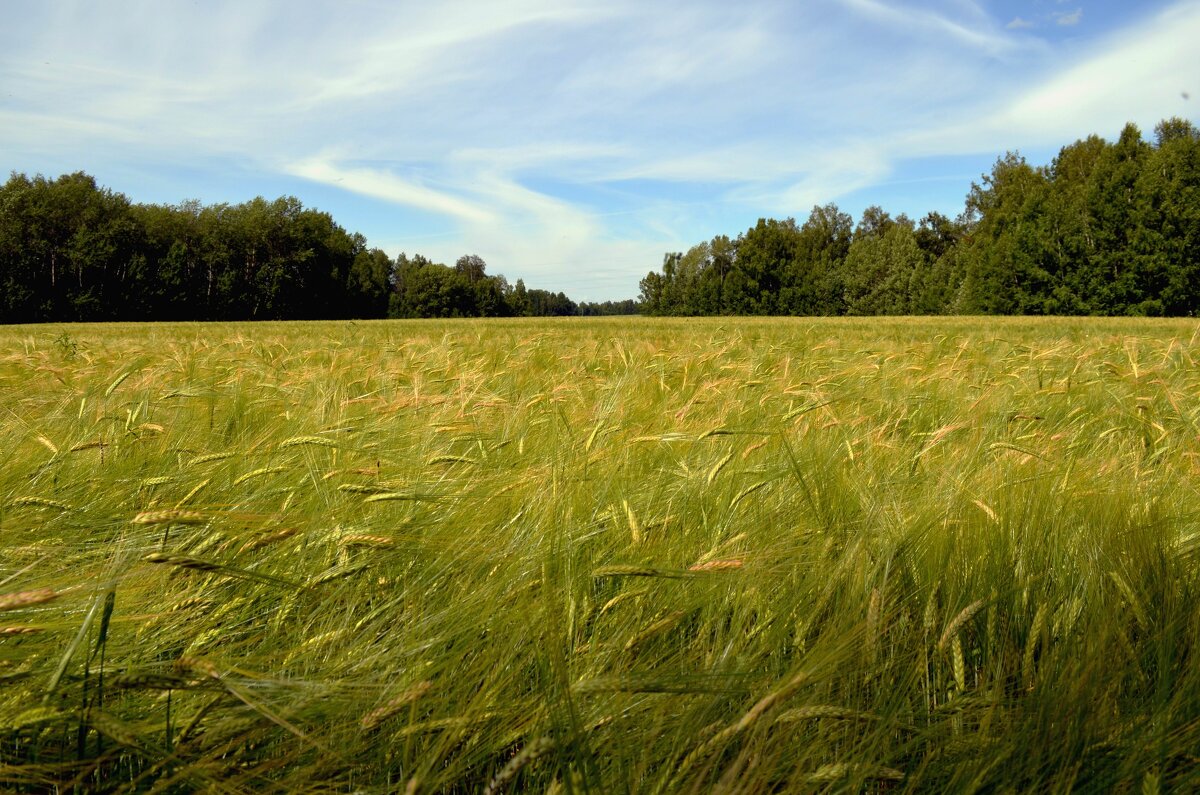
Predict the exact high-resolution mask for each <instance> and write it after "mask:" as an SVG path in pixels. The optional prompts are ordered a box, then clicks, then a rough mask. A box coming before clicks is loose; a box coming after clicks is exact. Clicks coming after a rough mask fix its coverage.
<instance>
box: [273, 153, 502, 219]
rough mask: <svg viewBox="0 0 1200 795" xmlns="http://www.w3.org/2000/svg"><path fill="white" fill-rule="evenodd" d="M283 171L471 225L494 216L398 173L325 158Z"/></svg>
mask: <svg viewBox="0 0 1200 795" xmlns="http://www.w3.org/2000/svg"><path fill="white" fill-rule="evenodd" d="M284 170H285V171H286V172H287V173H289V174H293V175H295V176H298V177H303V178H304V179H309V180H312V181H314V182H321V183H324V184H326V185H331V186H333V187H339V188H343V189H345V190H348V191H352V192H354V193H359V194H362V195H363V196H371V197H374V198H376V199H383V200H384V201H389V202H394V203H396V204H406V205H408V206H410V207H413V208H415V209H418V210H424V211H426V212H434V213H441V214H445V215H449V216H451V217H453V218H456V219H458V220H460V221H466V222H468V223H476V224H486V223H490V222H491V221H493V220H494V217H495V216H494V215H493V213H492V212H490V211H489V210H488V209H487V208H486V207H485V206H483V205H480V204H476V203H473V202H471V201H468V200H465V199H463V198H461V197H459V196H456V195H454V194H453V193H451V192H448V191H444V190H437V189H435V188H430V187H429V186H427V185H423V184H420V183H418V182H413V181H409V180H404V179H401V178H400V177H398V176H396V175H395V174H391V173H388V172H385V171H379V170H373V169H367V168H347V167H344V166H341V165H338V164H337V163H336V162H335V161H333V160H329V159H325V158H320V157H317V158H310V159H307V160H303V161H299V162H296V163H291V164H289V165H287V166H285V167H284Z"/></svg>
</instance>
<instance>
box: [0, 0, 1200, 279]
mask: <svg viewBox="0 0 1200 795" xmlns="http://www.w3.org/2000/svg"><path fill="white" fill-rule="evenodd" d="M213 3H214V4H215V5H206V6H205V7H203V8H202V7H198V6H192V5H187V6H181V5H175V4H158V3H144V4H142V5H139V6H137V7H136V9H134V8H131V7H129V6H121V5H120V4H118V6H116V7H113V6H97V5H96V4H91V3H85V2H82V0H79V1H78V2H71V1H70V0H60V2H56V3H54V4H45V5H38V4H28V6H27V8H26V9H24V10H23V11H22V13H20V14H15V15H10V17H12V18H11V19H9V20H6V22H8V23H9V24H6V26H4V27H3V28H0V171H4V170H7V169H9V168H15V169H17V170H19V171H33V170H37V169H43V170H44V169H49V168H51V167H52V166H51V165H45V164H48V163H52V164H54V166H57V164H58V163H69V168H70V169H72V170H73V169H75V168H84V169H86V170H89V171H93V172H94V173H95V172H103V171H104V170H105V167H106V166H107V167H108V170H109V171H110V172H111V170H112V169H113V168H121V169H124V170H123V172H122V173H124V174H136V172H137V170H138V169H141V171H142V172H143V173H144V174H147V175H152V176H147V177H146V178H145V179H146V180H147V181H150V180H158V181H159V182H158V183H157V184H160V185H169V183H168V177H167V175H168V174H173V175H174V176H173V177H172V178H173V179H175V180H176V184H179V185H181V187H179V188H178V196H177V197H176V198H182V197H184V196H189V195H195V190H194V189H193V188H192V187H191V186H190V185H189V184H188V183H187V180H189V179H194V177H195V175H196V174H197V173H208V172H207V171H205V170H206V169H211V170H212V172H213V173H217V174H219V175H220V178H221V179H223V180H225V182H226V186H225V187H226V191H227V192H226V193H224V194H219V199H218V200H233V201H238V200H241V199H244V198H248V197H250V196H253V195H255V194H258V193H262V192H264V191H270V190H273V189H274V188H273V187H265V186H264V184H263V183H264V182H266V183H267V185H269V186H276V185H280V186H282V187H281V188H280V189H281V190H288V191H291V190H298V192H299V194H300V195H301V198H302V199H303V200H304V201H305V203H306V204H308V203H314V202H313V201H311V200H310V199H308V198H306V196H305V195H304V189H305V188H308V187H311V188H312V192H311V194H309V195H315V196H318V197H320V199H319V200H318V201H317V202H315V203H317V204H320V205H321V206H322V209H330V210H331V211H333V208H329V207H326V206H324V204H325V203H326V200H330V197H332V199H331V201H333V203H334V204H335V205H336V203H337V202H338V201H343V202H344V206H345V207H347V208H351V209H354V208H361V207H363V206H370V207H371V208H372V210H373V211H374V212H373V217H372V218H371V221H370V222H369V223H374V226H373V227H370V228H363V227H362V226H360V223H359V221H358V220H357V219H356V218H355V217H354V216H353V215H342V214H341V213H340V211H335V212H334V215H335V217H337V219H338V221H339V222H340V223H342V224H343V225H345V226H347V227H348V228H350V229H354V230H357V231H362V232H364V233H366V234H367V237H368V239H369V240H370V242H371V244H372V245H380V246H385V247H387V248H388V250H390V251H392V253H395V252H396V251H398V250H400V249H403V250H406V251H409V252H410V253H412V252H413V251H414V246H415V250H417V251H420V252H421V253H424V254H426V255H428V256H432V257H434V258H435V259H441V260H442V261H450V262H452V261H453V259H454V258H456V257H457V256H459V255H461V254H463V253H467V252H474V253H478V254H480V255H481V256H483V257H484V258H485V259H486V260H487V261H488V263H489V265H490V267H491V270H493V271H494V272H495V271H499V272H503V273H505V274H506V275H509V276H510V278H514V279H515V278H516V277H517V276H524V277H525V278H526V280H527V281H528V282H530V285H531V286H544V287H548V288H552V289H556V290H557V289H563V290H567V291H568V292H569V293H570V294H572V296H573V297H618V296H619V295H629V294H631V293H632V292H633V291H634V289H635V285H636V278H637V277H639V276H640V275H641V274H644V273H645V271H646V270H648V269H649V268H651V267H656V266H657V265H658V264H659V263H660V261H661V254H662V252H663V251H666V250H679V249H686V248H687V246H688V245H690V244H691V243H694V242H695V241H696V240H699V239H702V238H704V237H709V236H711V235H713V234H717V233H729V234H736V233H737V232H738V231H739V227H738V225H739V224H742V223H744V222H746V220H747V219H748V220H749V221H753V219H754V218H756V217H758V216H759V215H767V214H775V215H784V214H788V215H791V214H804V213H806V212H807V210H808V209H809V208H810V207H811V206H812V205H813V204H818V203H822V204H823V203H825V202H828V201H836V200H838V199H839V198H840V197H843V196H846V195H847V194H849V193H851V192H854V191H856V190H862V189H864V188H870V187H871V186H876V185H880V184H881V181H883V180H888V179H890V178H891V177H892V176H893V175H894V174H895V173H896V171H897V164H899V163H901V162H902V161H906V160H910V159H912V158H920V157H933V156H939V155H943V154H960V153H980V152H983V153H988V154H989V155H994V154H996V153H999V152H1001V151H1004V149H1007V148H1012V147H1027V146H1031V145H1034V144H1062V143H1065V142H1067V141H1069V140H1071V139H1073V138H1074V137H1077V136H1079V135H1086V134H1088V133H1091V132H1101V133H1107V134H1110V135H1111V134H1113V133H1115V132H1116V131H1117V130H1119V129H1120V125H1121V124H1122V123H1124V121H1125V120H1127V119H1134V120H1135V121H1138V122H1139V123H1142V124H1143V125H1152V124H1153V123H1154V122H1155V121H1157V120H1158V119H1159V118H1161V117H1163V116H1168V115H1172V114H1178V113H1187V112H1188V110H1189V108H1188V106H1186V105H1182V102H1183V101H1182V100H1181V99H1180V92H1181V91H1187V90H1189V89H1191V90H1192V91H1193V93H1194V92H1195V91H1196V90H1200V89H1198V88H1196V87H1200V74H1198V73H1197V72H1198V68H1200V67H1198V64H1200V59H1196V58H1195V57H1194V56H1193V54H1192V51H1193V49H1194V45H1193V42H1194V41H1196V40H1200V3H1197V2H1194V1H1193V2H1182V3H1179V4H1178V5H1176V6H1175V7H1174V8H1173V10H1171V11H1168V12H1166V13H1164V14H1162V15H1160V16H1158V17H1155V18H1153V19H1151V20H1149V21H1147V22H1144V23H1143V24H1141V25H1139V26H1138V27H1136V28H1131V29H1126V30H1124V31H1122V32H1118V33H1116V34H1115V35H1114V36H1113V37H1112V38H1110V39H1107V40H1104V41H1096V40H1094V39H1091V40H1089V39H1085V38H1083V37H1080V38H1078V39H1071V41H1070V43H1069V46H1068V45H1051V44H1050V43H1049V42H1048V41H1046V40H1043V39H1042V38H1039V37H1038V36H1036V35H1033V34H1031V33H1030V32H1029V31H1028V30H1027V28H1028V27H1029V25H1030V24H1031V23H1028V22H1027V21H1026V20H1024V19H1022V18H1021V17H1015V18H1013V19H1012V21H1011V22H1009V23H1008V24H1007V25H1005V24H1004V20H1003V19H998V18H996V17H995V16H993V15H991V14H989V12H988V11H987V10H986V7H985V5H984V4H981V3H980V2H979V1H978V0H937V1H936V2H932V3H928V4H922V5H919V4H918V3H916V1H915V0H837V1H836V2H832V3H826V4H805V3H787V2H778V0H748V1H747V2H746V3H743V4H736V5H730V4H727V3H722V2H718V0H662V2H658V3H652V4H648V3H644V2H636V0H559V1H558V2H549V0H513V1H512V2H506V3H487V2H482V1H480V2H455V3H425V4H416V3H385V2H365V1H364V2H355V3H354V4H353V5H352V6H351V7H348V8H342V7H340V6H339V7H325V6H322V5H320V4H300V5H296V4H287V3H284V2H282V0H259V1H258V2H253V3H242V2H237V3H235V2H232V0H213ZM1076 3H1077V0H1076V2H1073V3H1072V5H1075V4H1076ZM114 8H115V9H116V10H114ZM1062 8H1063V9H1064V10H1069V9H1070V8H1071V6H1062ZM1075 13H1079V12H1075ZM1070 16H1072V14H1070V13H1067V14H1062V15H1061V18H1063V19H1065V18H1068V17H1070ZM1039 20H1041V21H1042V22H1043V23H1045V22H1048V21H1049V20H1050V17H1046V19H1045V20H1042V18H1041V17H1039ZM1042 27H1043V29H1044V24H1043V25H1042ZM1084 27H1092V26H1084ZM1081 31H1082V28H1081ZM1055 47H1059V49H1055ZM997 61H1002V63H1003V65H1002V67H998V66H997ZM47 62H49V63H47ZM1172 103H1174V104H1172ZM113 164H116V165H113ZM181 173H182V174H183V176H180V174H181ZM909 176H911V175H908V174H905V175H903V178H905V179H908V177H909ZM216 179H217V178H216V177H214V181H215V180H216ZM239 180H241V181H239ZM135 186H136V182H126V183H125V184H124V185H121V186H114V187H117V188H118V189H121V190H125V191H127V192H130V193H131V196H132V198H134V199H135V200H139V199H140V198H141V197H139V196H138V195H137V194H136V192H135V191H134V190H132V188H133V187H135ZM296 186H299V187H298V188H297V187H296ZM318 186H319V188H318ZM330 188H334V189H336V190H330ZM962 189H965V185H964V186H962ZM210 192H211V191H210ZM343 192H344V193H343ZM959 195H960V196H961V190H960V192H959ZM359 197H369V199H371V200H376V202H377V203H374V202H370V201H368V200H364V199H361V198H359ZM380 218H382V219H383V220H379V219H380ZM393 221H397V223H393ZM422 225H427V226H428V227H429V231H428V233H426V234H422V233H421V232H420V228H421V226H422ZM399 230H417V231H415V232H414V236H412V237H408V238H405V237H403V236H402V235H401V234H400V231H399ZM581 273H586V278H587V279H588V280H589V281H588V282H587V284H589V285H592V287H588V290H595V292H591V293H588V292H580V293H578V294H576V293H573V292H571V290H570V288H571V287H572V285H576V284H582V282H580V281H579V280H580V279H582V278H584V277H583V276H581V275H580V274H581ZM614 279H625V280H626V281H625V282H621V284H624V285H625V287H624V288H619V286H618V287H614V285H617V284H618V282H615V281H612V280H614ZM535 280H536V283H535Z"/></svg>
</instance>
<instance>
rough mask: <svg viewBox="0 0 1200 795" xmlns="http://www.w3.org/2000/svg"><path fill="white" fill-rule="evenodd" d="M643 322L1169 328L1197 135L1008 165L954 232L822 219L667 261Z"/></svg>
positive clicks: (1189, 216) (1184, 257)
mask: <svg viewBox="0 0 1200 795" xmlns="http://www.w3.org/2000/svg"><path fill="white" fill-rule="evenodd" d="M641 303H642V308H643V311H644V312H646V313H648V314H655V315H938V314H956V315H973V314H994V315H1141V316H1147V315H1168V316H1192V315H1195V314H1197V312H1198V311H1200V132H1198V131H1197V128H1196V127H1195V126H1194V125H1193V124H1192V123H1191V122H1189V121H1187V120H1184V119H1179V118H1171V119H1167V120H1164V121H1162V122H1160V123H1159V124H1158V125H1157V126H1156V128H1155V132H1154V140H1153V142H1147V141H1145V140H1143V138H1142V134H1141V132H1140V130H1139V129H1138V128H1137V127H1136V126H1135V125H1133V124H1128V125H1126V126H1125V128H1124V129H1123V130H1122V132H1121V134H1120V137H1119V138H1118V139H1117V141H1116V142H1115V143H1109V142H1107V141H1105V140H1104V139H1102V138H1100V137H1098V136H1095V135H1092V136H1089V137H1088V138H1086V139H1083V140H1079V141H1076V142H1075V143H1073V144H1071V145H1069V146H1066V147H1064V148H1063V149H1062V150H1061V151H1060V152H1059V153H1058V156H1057V157H1055V158H1054V160H1053V162H1051V163H1050V164H1049V165H1047V166H1040V167H1035V166H1032V165H1030V164H1029V163H1028V162H1026V160H1025V159H1024V158H1023V157H1021V156H1020V155H1019V154H1016V153H1011V152H1010V153H1008V154H1006V155H1004V156H1003V157H1000V158H998V159H997V160H996V163H995V165H994V166H993V168H992V171H991V173H990V174H987V175H984V176H983V178H982V181H981V182H980V183H977V184H973V185H972V186H971V189H970V192H969V194H968V195H967V198H966V203H965V207H964V209H963V212H962V213H961V214H960V215H959V216H958V217H957V218H954V219H951V218H948V217H946V216H944V215H942V214H940V213H936V212H931V213H928V214H927V215H925V216H924V217H923V218H922V219H921V220H920V221H919V222H914V221H913V220H912V219H910V218H908V217H906V216H905V215H897V216H894V217H893V216H892V215H890V214H889V213H887V212H886V211H884V210H883V209H882V208H880V207H878V206H872V207H869V208H867V210H866V211H864V212H863V215H862V217H861V219H859V221H858V223H857V224H855V223H854V220H853V219H852V218H851V217H850V216H849V215H847V214H846V213H844V212H841V211H840V210H839V209H838V207H837V206H836V205H834V204H826V205H824V206H819V207H814V208H813V210H812V212H811V214H810V215H809V217H808V219H807V220H806V221H805V222H804V223H802V224H798V223H797V222H796V221H795V220H794V219H792V218H788V219H786V220H783V221H779V220H775V219H761V220H759V222H758V223H757V224H756V225H755V226H754V227H752V228H750V229H748V230H746V231H745V232H744V233H742V234H741V235H739V236H738V237H737V238H736V239H730V238H729V237H727V236H725V235H718V236H717V237H714V238H713V239H712V240H710V241H707V242H703V243H700V244H698V245H696V246H693V247H692V248H691V249H690V250H688V251H687V252H686V253H671V254H667V255H666V256H665V257H664V260H663V264H662V269H661V271H656V272H651V273H649V274H647V276H646V277H645V278H644V279H643V280H642V281H641Z"/></svg>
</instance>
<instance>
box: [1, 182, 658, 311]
mask: <svg viewBox="0 0 1200 795" xmlns="http://www.w3.org/2000/svg"><path fill="white" fill-rule="evenodd" d="M486 268H487V266H486V263H485V262H484V260H483V259H482V258H481V257H479V256H477V255H473V254H471V255H464V256H462V257H460V258H459V259H458V261H457V262H456V263H455V264H454V265H453V266H447V265H442V264H438V263H434V262H431V261H429V260H428V259H426V258H425V257H423V256H421V255H419V254H417V255H413V256H411V257H410V256H407V255H406V254H403V253H401V254H400V255H399V256H397V257H396V258H395V259H392V258H391V257H389V256H388V255H387V254H386V253H385V252H383V251H381V250H380V249H378V248H369V247H368V246H367V242H366V240H365V239H364V238H363V236H362V235H360V234H356V233H349V232H347V231H346V230H345V229H343V228H342V227H341V226H339V225H338V224H337V223H335V222H334V220H333V218H332V217H331V216H330V215H329V214H328V213H324V212H321V211H319V210H315V209H311V208H306V207H304V206H303V205H302V204H301V202H300V201H299V200H298V199H296V198H294V197H281V198H279V199H275V200H274V201H269V200H267V199H264V198H261V197H259V198H256V199H253V200H252V201H248V202H244V203H242V204H237V205H229V204H216V205H202V204H201V203H200V202H196V201H188V202H183V203H180V204H178V205H172V206H163V205H155V204H134V203H133V202H131V201H130V200H129V199H128V198H127V197H125V196H124V195H122V194H120V193H115V192H113V191H111V190H107V189H104V188H102V187H100V186H98V185H97V184H96V181H95V179H94V178H93V177H91V176H89V175H87V174H85V173H75V174H67V175H64V176H61V177H59V178H57V179H46V178H44V177H41V176H37V177H34V178H32V179H31V178H29V177H27V176H25V175H22V174H13V175H11V176H10V178H9V180H8V182H7V183H6V184H5V185H4V186H3V187H0V323H40V322H66V321H117V320H314V319H337V318H384V317H405V318H419V317H441V318H450V317H500V316H548V315H602V314H621V313H624V314H628V313H633V312H636V311H637V307H636V305H635V303H634V302H633V301H632V300H629V301H623V302H621V301H618V302H612V301H608V302H604V303H576V302H575V301H572V300H571V299H570V298H568V297H567V296H566V295H564V294H563V293H561V292H557V293H552V292H550V291H547V290H540V289H527V288H526V287H525V284H524V282H523V281H522V280H520V279H518V280H517V282H516V284H515V285H510V284H509V283H508V281H507V280H506V279H505V278H504V276H502V275H489V274H488V273H487V270H486Z"/></svg>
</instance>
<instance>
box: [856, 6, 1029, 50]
mask: <svg viewBox="0 0 1200 795" xmlns="http://www.w3.org/2000/svg"><path fill="white" fill-rule="evenodd" d="M841 2H842V3H843V4H844V5H845V6H847V7H849V8H852V9H854V10H855V11H858V12H860V13H862V14H864V15H865V16H867V17H869V18H871V19H873V20H875V21H876V22H879V23H881V24H884V25H887V26H890V27H894V28H899V29H905V30H908V31H912V32H917V33H922V32H924V33H934V34H936V35H938V36H939V37H949V38H950V39H952V40H955V41H957V42H958V43H959V44H962V45H965V46H968V47H973V48H976V49H979V50H983V51H984V52H987V53H989V54H991V55H998V54H1002V53H1007V52H1010V51H1012V50H1014V49H1017V48H1018V47H1020V46H1021V45H1020V43H1019V42H1016V41H1014V40H1012V39H1010V38H1009V37H1007V36H1004V35H1003V34H1001V33H999V32H997V31H995V30H992V29H991V26H990V25H987V26H984V25H979V24H977V25H976V26H969V25H966V24H964V23H962V22H958V21H955V20H953V19H951V18H950V17H948V16H944V15H942V14H938V13H937V12H935V11H930V10H926V9H914V8H909V7H906V6H901V5H898V4H888V3H884V2H882V0H841Z"/></svg>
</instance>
